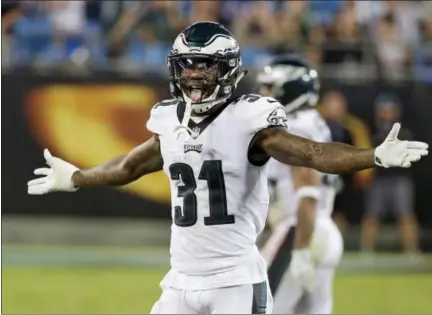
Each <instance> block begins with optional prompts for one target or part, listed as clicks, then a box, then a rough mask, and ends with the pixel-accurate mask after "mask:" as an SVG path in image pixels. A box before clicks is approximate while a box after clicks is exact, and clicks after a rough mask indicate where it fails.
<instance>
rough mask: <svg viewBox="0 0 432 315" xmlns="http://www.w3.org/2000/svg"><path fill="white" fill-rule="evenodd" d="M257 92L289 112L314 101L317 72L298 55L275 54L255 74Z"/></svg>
mask: <svg viewBox="0 0 432 315" xmlns="http://www.w3.org/2000/svg"><path fill="white" fill-rule="evenodd" d="M257 81H258V85H259V93H260V94H263V95H264V96H272V97H274V98H275V99H277V100H278V101H279V102H280V103H281V104H282V105H284V106H285V109H286V112H287V113H289V112H292V111H294V110H297V109H300V108H302V107H304V106H315V105H316V104H317V102H318V97H319V89H320V84H319V81H318V73H317V71H315V70H314V69H312V68H311V67H310V66H309V65H308V63H307V62H306V61H304V60H302V59H301V58H299V57H298V56H283V57H278V58H276V59H275V60H273V62H271V63H270V64H269V65H268V66H266V67H265V68H264V70H263V71H262V72H260V73H259V74H258V77H257Z"/></svg>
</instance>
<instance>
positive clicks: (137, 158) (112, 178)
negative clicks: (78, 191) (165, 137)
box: [72, 135, 163, 188]
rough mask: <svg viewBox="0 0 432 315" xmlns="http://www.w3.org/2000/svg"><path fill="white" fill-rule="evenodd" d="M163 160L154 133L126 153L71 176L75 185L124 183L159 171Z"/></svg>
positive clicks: (113, 184)
mask: <svg viewBox="0 0 432 315" xmlns="http://www.w3.org/2000/svg"><path fill="white" fill-rule="evenodd" d="M162 165H163V160H162V156H161V153H160V146H159V138H158V136H156V135H154V136H153V137H151V138H150V139H149V140H148V141H146V142H144V143H143V144H141V145H139V146H137V147H135V148H134V149H133V150H132V151H130V152H129V153H128V154H126V155H121V156H118V157H116V158H114V159H112V160H110V161H108V162H105V163H103V164H100V165H98V166H96V167H94V168H90V169H85V170H79V171H76V172H75V173H74V174H73V176H72V182H73V184H74V186H75V187H77V188H79V187H91V186H106V185H110V186H118V185H126V184H128V183H130V182H133V181H135V180H137V179H138V178H140V177H141V176H143V175H146V174H149V173H153V172H157V171H160V170H161V169H162Z"/></svg>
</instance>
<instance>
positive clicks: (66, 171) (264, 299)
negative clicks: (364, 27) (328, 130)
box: [28, 22, 428, 314]
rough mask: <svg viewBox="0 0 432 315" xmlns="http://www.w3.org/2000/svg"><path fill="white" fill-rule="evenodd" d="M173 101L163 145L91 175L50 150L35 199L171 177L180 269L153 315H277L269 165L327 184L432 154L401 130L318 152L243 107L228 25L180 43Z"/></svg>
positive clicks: (204, 28) (322, 146) (274, 117)
mask: <svg viewBox="0 0 432 315" xmlns="http://www.w3.org/2000/svg"><path fill="white" fill-rule="evenodd" d="M167 64H168V68H169V73H170V75H169V82H170V90H171V93H172V95H173V97H174V99H171V100H165V101H162V102H160V103H158V104H156V105H155V106H154V107H153V109H152V110H151V115H150V118H149V120H148V122H147V128H148V129H149V130H150V131H151V132H152V133H153V134H154V135H153V136H152V137H151V138H150V139H149V140H147V141H146V142H144V143H143V144H141V145H139V146H138V147H136V148H134V149H133V150H132V151H131V152H129V153H127V154H125V155H121V156H118V157H115V158H114V159H112V160H110V161H108V162H106V163H103V164H101V165H99V166H96V167H94V168H91V169H85V170H79V169H78V168H77V167H75V166H73V165H71V164H69V163H67V162H65V161H63V160H62V159H60V158H57V157H53V156H52V155H51V154H50V153H49V152H48V150H45V153H44V155H45V158H46V161H47V164H48V165H49V166H50V167H49V168H39V169H36V170H35V174H36V175H43V177H41V178H37V179H34V180H32V181H30V182H29V183H28V193H29V194H34V195H42V194H46V193H49V192H53V191H75V190H77V189H78V188H85V187H95V186H106V185H113V186H115V185H125V184H128V183H130V182H132V181H135V180H137V179H138V178H140V177H141V176H144V175H146V174H149V173H153V172H157V171H160V170H163V171H164V172H165V173H166V174H167V176H168V177H169V178H170V186H171V204H172V219H173V224H172V227H171V248H170V253H171V270H170V271H169V272H168V274H167V275H166V276H165V277H164V279H163V280H162V283H161V287H162V295H161V297H160V299H159V301H158V302H156V304H155V305H154V307H153V309H152V313H159V314H214V313H215V314H251V313H254V314H259V313H271V310H272V297H271V294H270V290H268V286H267V268H266V264H265V261H264V259H263V258H262V256H261V255H260V254H259V251H258V249H257V246H256V244H255V243H256V239H257V236H258V235H259V234H260V233H261V231H262V229H263V227H264V224H265V220H266V217H267V210H268V202H269V201H268V200H269V196H268V190H267V171H268V163H267V161H268V160H269V159H270V158H271V157H273V158H274V159H276V160H278V161H280V162H282V163H285V164H291V165H296V166H304V167H311V168H315V169H317V170H319V171H321V172H325V173H340V172H352V171H356V170H359V169H364V168H370V167H374V166H375V165H380V166H383V167H410V166H411V163H413V162H415V161H418V160H420V159H421V157H422V156H424V155H426V154H427V153H428V145H427V144H426V143H422V142H401V141H399V140H397V134H398V130H399V128H400V125H399V124H395V126H394V128H393V129H392V131H391V132H390V133H389V135H388V137H387V139H386V140H385V141H384V142H383V143H382V144H381V145H380V146H378V147H377V148H376V149H375V150H364V149H357V148H355V147H351V146H348V145H344V144H340V143H319V142H315V141H312V140H309V139H306V138H302V137H298V136H296V135H294V134H291V133H290V132H289V131H288V129H287V125H286V115H285V109H284V107H283V106H282V105H281V104H279V102H277V101H276V100H274V99H272V98H268V97H261V96H259V95H243V96H241V97H237V98H234V97H233V92H234V90H235V89H236V87H237V84H238V82H239V81H240V80H241V79H242V77H243V76H244V75H245V74H246V72H245V71H241V70H240V67H241V58H240V49H239V45H238V43H237V41H236V40H235V38H234V37H233V35H232V34H231V33H230V32H229V31H228V30H227V29H226V28H224V27H223V26H222V25H220V24H218V23H213V22H199V23H195V24H193V25H191V26H190V27H188V28H187V29H185V30H184V31H182V32H181V33H180V34H179V36H178V37H177V38H176V40H175V41H174V45H173V47H172V50H171V52H170V54H169V56H168V62H167Z"/></svg>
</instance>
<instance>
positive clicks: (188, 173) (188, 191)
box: [169, 160, 235, 227]
mask: <svg viewBox="0 0 432 315" xmlns="http://www.w3.org/2000/svg"><path fill="white" fill-rule="evenodd" d="M169 171H170V177H171V179H172V180H182V182H183V185H182V186H179V187H178V194H177V196H178V197H182V198H183V207H180V206H176V207H174V223H175V224H176V225H177V226H181V227H188V226H193V225H194V224H195V223H196V222H197V220H198V201H197V197H196V195H195V189H196V188H197V182H196V180H195V174H194V171H193V169H192V167H191V166H190V165H188V164H185V163H174V164H172V165H171V166H170V167H169ZM198 179H199V180H205V181H207V186H208V192H209V212H210V215H209V216H208V217H205V218H204V225H222V224H233V223H235V217H234V215H228V209H227V198H226V190H225V179H224V175H223V171H222V161H220V160H207V161H204V163H203V164H202V166H201V171H200V173H199V175H198Z"/></svg>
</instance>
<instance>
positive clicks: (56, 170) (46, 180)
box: [27, 149, 79, 195]
mask: <svg viewBox="0 0 432 315" xmlns="http://www.w3.org/2000/svg"><path fill="white" fill-rule="evenodd" d="M44 157H45V160H46V163H47V164H48V165H49V166H50V167H51V168H47V167H44V168H38V169H36V170H35V171H34V174H35V175H44V177H39V178H36V179H33V180H31V181H29V182H28V183H27V186H28V188H27V193H28V194H29V195H43V194H47V193H49V192H52V191H76V190H77V189H78V188H76V187H75V186H74V184H73V182H72V175H73V173H75V172H76V171H78V170H79V169H78V168H77V167H75V166H73V165H72V164H70V163H68V162H66V161H63V160H62V159H59V158H57V157H54V156H52V155H51V153H50V152H49V151H48V149H45V150H44Z"/></svg>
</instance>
